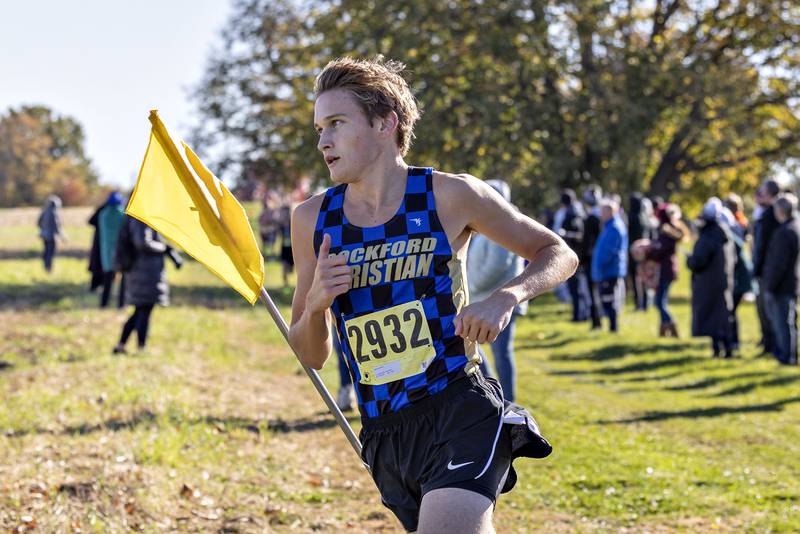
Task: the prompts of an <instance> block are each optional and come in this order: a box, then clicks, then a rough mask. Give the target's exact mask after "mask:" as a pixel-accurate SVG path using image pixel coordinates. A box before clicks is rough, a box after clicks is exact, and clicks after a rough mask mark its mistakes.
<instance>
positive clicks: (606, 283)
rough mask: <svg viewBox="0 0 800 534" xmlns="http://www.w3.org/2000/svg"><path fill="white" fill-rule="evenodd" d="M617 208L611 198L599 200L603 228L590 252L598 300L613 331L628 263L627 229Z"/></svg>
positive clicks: (622, 299) (615, 327)
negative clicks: (592, 250) (592, 251)
mask: <svg viewBox="0 0 800 534" xmlns="http://www.w3.org/2000/svg"><path fill="white" fill-rule="evenodd" d="M618 209H619V208H618V205H617V204H616V203H615V202H614V201H612V200H603V201H601V202H600V220H601V221H602V223H603V230H602V231H601V232H600V237H598V239H597V244H596V245H595V247H594V253H593V254H592V280H595V281H596V283H597V284H598V295H599V298H600V302H601V304H602V305H603V311H604V312H605V314H606V316H607V317H608V320H609V327H610V330H611V331H612V332H616V331H617V316H618V314H619V313H620V311H621V310H622V304H623V303H624V300H625V274H626V272H627V263H628V262H627V260H628V231H627V229H626V228H625V225H624V224H623V222H622V219H621V218H620V217H619V215H618V213H617V211H618Z"/></svg>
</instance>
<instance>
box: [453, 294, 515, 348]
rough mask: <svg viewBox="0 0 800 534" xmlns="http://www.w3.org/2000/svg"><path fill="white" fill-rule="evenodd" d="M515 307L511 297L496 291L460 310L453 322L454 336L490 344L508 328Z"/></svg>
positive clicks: (513, 299)
mask: <svg viewBox="0 0 800 534" xmlns="http://www.w3.org/2000/svg"><path fill="white" fill-rule="evenodd" d="M516 305H517V301H516V299H515V298H514V296H513V295H511V294H510V293H505V292H501V291H496V292H494V293H492V294H491V295H490V296H489V297H488V298H487V299H485V300H480V301H478V302H474V303H472V304H470V305H469V306H466V307H464V308H463V309H462V310H461V313H459V314H458V315H457V316H456V318H455V321H454V324H455V326H456V335H457V336H461V337H463V338H464V339H466V340H468V341H475V342H477V343H491V342H492V341H494V340H495V339H497V336H498V335H499V334H500V332H502V331H503V330H504V329H505V327H506V326H508V323H509V321H511V314H512V313H514V307H515V306H516Z"/></svg>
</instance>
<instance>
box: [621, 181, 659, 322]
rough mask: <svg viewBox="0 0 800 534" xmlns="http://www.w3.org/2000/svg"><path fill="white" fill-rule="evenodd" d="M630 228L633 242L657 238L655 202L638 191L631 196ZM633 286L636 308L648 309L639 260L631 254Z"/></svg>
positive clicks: (630, 237) (630, 236) (630, 263)
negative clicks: (639, 269) (639, 274)
mask: <svg viewBox="0 0 800 534" xmlns="http://www.w3.org/2000/svg"><path fill="white" fill-rule="evenodd" d="M628 206H629V208H630V209H629V211H628V230H629V234H628V235H629V239H630V242H631V243H635V242H636V241H639V240H640V239H647V240H650V241H652V240H653V239H655V226H656V224H654V222H653V204H652V202H650V200H649V199H648V198H646V197H645V196H644V195H642V194H641V193H638V192H634V193H631V195H630V198H629V203H628ZM628 262H629V266H630V269H629V273H630V279H631V288H632V289H633V303H634V308H635V309H636V310H647V305H648V301H649V299H648V295H647V288H646V287H645V285H644V282H643V280H642V279H641V277H639V276H637V272H638V269H637V267H638V262H637V261H636V258H634V257H633V256H632V255H631V254H629V255H628Z"/></svg>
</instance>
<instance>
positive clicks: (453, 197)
mask: <svg viewBox="0 0 800 534" xmlns="http://www.w3.org/2000/svg"><path fill="white" fill-rule="evenodd" d="M433 190H434V192H435V193H436V196H437V201H438V198H439V197H441V198H443V199H446V200H447V201H448V202H453V203H459V204H460V205H462V206H463V205H464V204H461V203H464V202H465V203H472V202H475V201H478V200H481V199H483V198H486V197H487V196H488V195H491V193H490V192H489V190H491V187H489V186H488V185H486V183H484V182H483V180H480V179H478V178H476V177H475V176H473V175H471V174H467V173H460V174H455V173H450V172H442V171H433Z"/></svg>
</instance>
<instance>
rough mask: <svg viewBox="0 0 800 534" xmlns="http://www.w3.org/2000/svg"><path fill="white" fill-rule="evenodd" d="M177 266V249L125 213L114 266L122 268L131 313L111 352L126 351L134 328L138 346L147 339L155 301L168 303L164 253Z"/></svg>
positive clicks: (163, 303)
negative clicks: (131, 307) (131, 309)
mask: <svg viewBox="0 0 800 534" xmlns="http://www.w3.org/2000/svg"><path fill="white" fill-rule="evenodd" d="M165 255H166V256H169V257H170V259H172V261H173V262H174V263H175V266H176V267H177V268H180V267H181V265H182V261H181V259H180V257H179V256H178V254H177V252H176V251H175V250H174V249H173V248H172V247H170V246H168V245H167V244H166V243H164V241H163V239H162V238H161V236H160V235H159V234H158V233H157V232H156V231H155V230H153V229H152V228H150V227H149V226H147V225H146V224H144V223H143V222H141V221H139V220H137V219H134V218H133V217H128V216H126V217H125V221H124V223H123V226H122V229H121V230H120V234H119V240H118V242H117V250H116V261H115V264H116V265H115V267H116V268H115V270H118V271H122V272H125V302H127V303H128V304H131V305H133V306H134V307H135V308H134V311H133V314H132V315H131V316H130V317H129V318H128V320H127V321H126V322H125V324H124V325H123V327H122V334H121V335H120V338H119V343H117V345H116V346H115V347H114V350H113V353H114V354H126V353H127V351H126V350H125V343H126V342H127V341H128V338H129V337H130V335H131V334H132V333H133V331H134V330H136V335H137V338H138V342H139V350H142V349H144V347H145V344H146V343H147V333H148V329H149V326H150V314H151V312H152V311H153V307H154V306H155V305H156V304H160V305H162V306H168V305H169V285H167V274H166V271H165V270H164V256H165Z"/></svg>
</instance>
